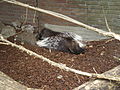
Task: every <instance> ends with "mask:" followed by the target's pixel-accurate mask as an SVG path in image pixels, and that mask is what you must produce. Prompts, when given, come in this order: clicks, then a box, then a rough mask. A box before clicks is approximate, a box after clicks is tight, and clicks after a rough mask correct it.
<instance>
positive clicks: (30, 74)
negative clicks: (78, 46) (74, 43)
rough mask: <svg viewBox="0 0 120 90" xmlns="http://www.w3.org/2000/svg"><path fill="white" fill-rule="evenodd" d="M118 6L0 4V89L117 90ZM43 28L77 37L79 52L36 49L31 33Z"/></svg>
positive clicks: (92, 1) (103, 0)
mask: <svg viewBox="0 0 120 90" xmlns="http://www.w3.org/2000/svg"><path fill="white" fill-rule="evenodd" d="M119 4H120V2H119V0H109V1H107V0H99V1H97V0H29V1H24V0H18V2H17V1H14V0H3V1H1V3H0V7H1V8H0V13H1V15H0V21H1V22H0V71H1V73H0V74H1V77H0V78H1V80H3V81H1V82H0V89H5V88H7V89H9V88H10V89H12V90H14V89H16V90H21V88H24V90H26V89H31V90H34V89H36V88H37V89H38V90H81V87H82V88H86V87H88V88H89V90H91V89H92V88H94V89H104V88H107V90H111V89H112V90H119V89H120V85H119V84H120V83H119V82H120V77H119V76H120V72H119V71H120V70H119V69H120V68H119V65H120V54H119V53H120V47H119V46H120V35H119V33H120V31H119V27H120V26H119V9H118V8H120V5H119ZM66 15H67V16H66ZM16 20H17V21H16ZM44 27H45V28H48V29H51V30H53V31H57V32H63V31H67V32H74V33H76V34H79V35H80V36H82V37H83V40H84V41H86V46H85V53H80V54H78V55H75V54H71V53H67V52H61V51H56V50H50V49H46V48H41V47H38V46H37V45H36V33H40V32H41V30H42V28H44ZM73 35H75V34H73ZM110 37H111V38H110ZM73 38H74V37H73ZM62 39H64V38H63V37H62ZM103 39H104V40H103ZM54 40H55V39H54ZM70 40H71V39H70ZM67 43H68V42H67ZM61 46H62V45H61ZM114 67H116V68H114ZM113 68H114V69H113ZM110 69H112V70H110ZM108 70H110V71H108ZM106 71H108V73H107V74H106V73H104V72H106ZM113 71H114V74H111V72H113ZM2 72H3V73H5V74H6V75H8V76H9V77H11V78H13V79H14V80H15V81H14V80H11V79H9V78H8V77H4V76H5V75H4V74H3V73H2ZM102 73H104V74H102ZM6 79H7V80H8V82H6ZM94 79H97V80H98V81H97V83H96V80H94ZM100 79H102V80H100ZM91 80H93V81H92V82H91ZM16 81H17V83H18V84H14V85H13V83H16ZM88 81H90V82H88ZM10 82H13V83H10ZM86 82H88V83H89V84H88V85H86V84H85V83H86ZM101 82H102V84H100V83H101ZM93 83H95V85H94V86H92V85H91V84H93ZM21 84H22V85H21ZM19 85H20V86H19ZM23 85H24V86H23ZM89 85H90V86H89ZM99 85H101V87H99ZM96 86H97V87H96ZM19 87H21V88H19ZM33 88H34V89H33ZM85 90H86V89H85Z"/></svg>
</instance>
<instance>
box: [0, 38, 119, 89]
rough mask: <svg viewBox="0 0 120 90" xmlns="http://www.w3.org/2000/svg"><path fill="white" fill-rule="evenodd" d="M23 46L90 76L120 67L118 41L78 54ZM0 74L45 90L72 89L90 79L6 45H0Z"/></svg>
mask: <svg viewBox="0 0 120 90" xmlns="http://www.w3.org/2000/svg"><path fill="white" fill-rule="evenodd" d="M10 40H11V41H13V40H12V39H10ZM23 46H24V47H26V48H28V49H30V50H32V51H34V52H36V53H38V54H40V55H43V56H45V57H47V58H49V59H50V60H52V61H55V62H58V63H63V64H66V66H68V67H71V68H74V69H78V70H82V71H85V72H90V73H103V72H105V71H107V70H110V69H112V68H113V67H115V66H118V65H120V61H119V60H118V59H117V58H116V57H119V58H120V42H119V41H117V40H112V41H110V40H102V41H91V42H88V45H87V47H86V52H85V53H84V54H79V55H74V54H69V53H63V52H59V51H54V50H52V51H51V52H50V51H49V50H48V49H44V48H40V47H37V46H32V45H29V44H27V43H25V44H24V45H23ZM0 71H2V72H4V73H5V74H7V75H9V76H10V77H11V78H13V79H14V80H16V81H18V82H19V83H21V84H23V85H26V86H28V87H32V88H41V89H45V90H71V89H73V88H75V87H77V86H79V85H81V84H83V83H85V82H86V81H88V80H90V79H91V78H88V77H85V76H81V75H77V74H74V73H71V72H66V71H64V70H61V69H59V68H56V67H54V66H51V65H49V64H48V63H46V62H44V61H43V60H40V59H37V58H36V57H34V56H30V55H28V54H27V53H25V52H23V51H20V50H19V49H16V48H15V47H11V46H6V45H0Z"/></svg>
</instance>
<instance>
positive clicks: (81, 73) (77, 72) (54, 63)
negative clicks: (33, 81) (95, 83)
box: [0, 35, 120, 81]
mask: <svg viewBox="0 0 120 90" xmlns="http://www.w3.org/2000/svg"><path fill="white" fill-rule="evenodd" d="M0 38H1V40H2V41H3V42H6V43H8V44H7V45H11V46H12V47H16V48H18V49H20V50H22V51H24V52H26V53H28V54H29V55H33V56H35V57H37V58H39V59H42V60H43V61H45V62H47V63H49V64H50V65H53V66H55V67H58V68H60V69H63V70H65V71H69V72H73V73H76V74H79V75H83V76H88V77H93V78H102V79H108V80H114V81H120V77H114V76H105V75H101V74H94V73H88V72H83V71H80V70H76V69H73V68H69V67H67V66H66V65H65V64H62V63H56V62H53V61H51V60H50V59H48V58H45V57H43V56H42V55H39V54H37V53H35V52H33V51H31V50H28V49H26V48H24V47H23V46H20V45H17V44H15V43H12V42H10V41H8V40H6V39H4V38H3V36H2V35H0Z"/></svg>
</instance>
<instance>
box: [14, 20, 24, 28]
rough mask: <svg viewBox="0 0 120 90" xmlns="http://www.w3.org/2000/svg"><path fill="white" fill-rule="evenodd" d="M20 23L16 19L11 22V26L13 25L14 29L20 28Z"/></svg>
mask: <svg viewBox="0 0 120 90" xmlns="http://www.w3.org/2000/svg"><path fill="white" fill-rule="evenodd" d="M21 24H22V23H21V22H20V21H18V20H16V21H14V22H12V25H13V27H14V28H15V29H16V30H18V29H20V27H21Z"/></svg>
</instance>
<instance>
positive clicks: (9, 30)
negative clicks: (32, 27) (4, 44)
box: [1, 26, 16, 38]
mask: <svg viewBox="0 0 120 90" xmlns="http://www.w3.org/2000/svg"><path fill="white" fill-rule="evenodd" d="M1 34H2V35H3V37H4V38H8V37H10V36H13V35H15V34H16V31H15V29H14V27H12V26H5V27H3V28H2V30H1Z"/></svg>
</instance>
